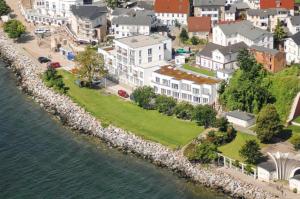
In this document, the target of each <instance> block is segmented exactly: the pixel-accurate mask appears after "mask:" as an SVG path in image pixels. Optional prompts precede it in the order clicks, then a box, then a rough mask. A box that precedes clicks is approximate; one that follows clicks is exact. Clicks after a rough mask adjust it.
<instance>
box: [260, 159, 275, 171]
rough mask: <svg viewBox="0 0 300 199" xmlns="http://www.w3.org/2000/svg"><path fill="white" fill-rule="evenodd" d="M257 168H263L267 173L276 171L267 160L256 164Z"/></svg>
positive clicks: (272, 164) (273, 164) (273, 165)
mask: <svg viewBox="0 0 300 199" xmlns="http://www.w3.org/2000/svg"><path fill="white" fill-rule="evenodd" d="M257 167H260V168H263V169H265V170H267V171H269V172H272V171H276V166H275V163H274V162H272V161H271V160H269V161H267V162H262V163H260V164H258V165H257Z"/></svg>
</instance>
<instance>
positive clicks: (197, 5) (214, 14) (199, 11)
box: [193, 0, 230, 25]
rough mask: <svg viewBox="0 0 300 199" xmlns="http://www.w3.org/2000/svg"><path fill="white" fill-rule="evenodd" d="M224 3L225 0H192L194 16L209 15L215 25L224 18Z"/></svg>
mask: <svg viewBox="0 0 300 199" xmlns="http://www.w3.org/2000/svg"><path fill="white" fill-rule="evenodd" d="M229 1H230V0H229ZM227 3H228V2H227ZM225 4H226V0H214V1H211V0H194V1H193V6H194V15H195V16H196V17H202V16H209V17H210V18H211V22H212V24H213V25H215V24H216V23H217V22H218V21H220V20H221V21H222V20H224V18H225Z"/></svg>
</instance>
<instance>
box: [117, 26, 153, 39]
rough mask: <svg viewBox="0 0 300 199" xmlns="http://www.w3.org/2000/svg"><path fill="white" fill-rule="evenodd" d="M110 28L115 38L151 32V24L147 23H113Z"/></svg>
mask: <svg viewBox="0 0 300 199" xmlns="http://www.w3.org/2000/svg"><path fill="white" fill-rule="evenodd" d="M112 29H113V34H114V37H115V38H116V39H119V38H123V37H130V36H134V35H150V32H151V26H147V25H127V24H113V25H112Z"/></svg>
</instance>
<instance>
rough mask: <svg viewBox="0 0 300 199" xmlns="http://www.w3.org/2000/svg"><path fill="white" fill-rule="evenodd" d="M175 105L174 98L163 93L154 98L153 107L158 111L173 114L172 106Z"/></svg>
mask: <svg viewBox="0 0 300 199" xmlns="http://www.w3.org/2000/svg"><path fill="white" fill-rule="evenodd" d="M175 106H176V100H175V99H174V98H172V97H168V96H165V95H159V96H158V97H157V98H156V100H155V107H156V109H157V110H158V112H160V113H164V114H166V115H169V116H170V115H173V113H174V108H175Z"/></svg>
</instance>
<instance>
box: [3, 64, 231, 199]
mask: <svg viewBox="0 0 300 199" xmlns="http://www.w3.org/2000/svg"><path fill="white" fill-rule="evenodd" d="M15 83H16V82H15V80H14V76H13V75H12V74H11V73H10V71H8V70H7V69H6V68H4V64H3V63H0V198H1V199H2V198H22V199H23V198H51V199H52V198H108V199H110V198H112V199H119V198H120V199H121V198H126V199H127V198H128V199H140V198H143V199H144V198H145V199H148V198H149V199H168V198H170V199H187V198H191V199H194V198H197V199H224V198H226V197H225V196H224V195H222V194H218V193H215V192H213V191H212V190H208V189H205V188H203V187H201V186H195V185H193V184H192V183H188V182H186V181H185V180H184V179H180V178H178V177H177V176H176V175H174V174H173V173H172V172H169V171H167V170H165V169H160V168H157V167H155V166H154V165H152V164H150V163H149V162H147V161H145V160H141V159H138V158H136V157H132V156H130V155H123V154H122V153H121V152H119V151H117V150H115V149H110V148H108V147H106V146H105V145H104V144H102V143H101V142H100V141H98V140H96V139H94V138H89V137H87V136H83V135H78V134H74V133H72V132H71V131H69V130H68V129H66V128H64V127H63V126H62V125H61V124H60V123H59V122H57V121H55V120H54V119H53V118H52V117H51V116H50V115H49V114H48V113H46V112H45V111H43V110H42V109H41V108H40V107H39V106H38V105H37V104H35V103H34V102H33V101H32V100H31V99H29V98H28V97H27V96H25V95H23V94H22V93H21V92H20V91H19V90H18V89H17V88H16V85H15Z"/></svg>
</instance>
